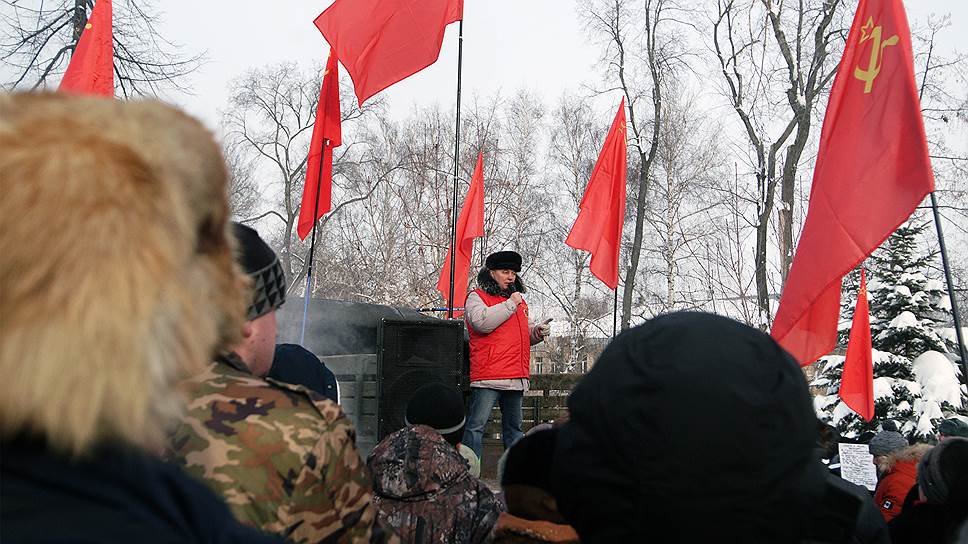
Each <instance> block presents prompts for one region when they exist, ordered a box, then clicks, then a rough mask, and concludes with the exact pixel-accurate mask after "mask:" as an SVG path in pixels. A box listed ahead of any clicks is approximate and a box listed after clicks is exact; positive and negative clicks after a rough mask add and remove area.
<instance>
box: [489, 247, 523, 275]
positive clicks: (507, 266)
mask: <svg viewBox="0 0 968 544" xmlns="http://www.w3.org/2000/svg"><path fill="white" fill-rule="evenodd" d="M484 266H485V267H487V269H488V270H514V271H515V272H520V271H521V255H520V254H519V253H517V252H514V251H498V252H497V253H491V254H490V255H488V256H487V259H485V260H484Z"/></svg>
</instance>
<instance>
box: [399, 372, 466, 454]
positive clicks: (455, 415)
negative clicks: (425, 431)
mask: <svg viewBox="0 0 968 544" xmlns="http://www.w3.org/2000/svg"><path fill="white" fill-rule="evenodd" d="M404 420H405V421H406V423H407V425H426V426H428V427H430V428H432V429H433V430H435V431H437V432H438V433H440V434H441V435H442V436H443V437H444V438H445V439H446V440H447V442H450V444H451V445H452V446H456V445H457V444H459V443H460V441H461V437H463V436H464V423H465V422H466V419H465V417H464V398H463V395H461V392H460V390H458V389H457V388H456V387H454V386H452V385H447V384H443V383H440V382H434V383H428V384H426V385H423V386H421V387H420V388H419V389H417V391H416V392H415V393H414V394H413V397H410V402H408V403H407V414H406V417H405V418H404Z"/></svg>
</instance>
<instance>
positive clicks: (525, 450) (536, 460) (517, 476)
mask: <svg viewBox="0 0 968 544" xmlns="http://www.w3.org/2000/svg"><path fill="white" fill-rule="evenodd" d="M557 438H558V429H556V428H550V429H546V430H542V431H537V432H534V433H530V434H527V435H525V436H523V437H521V439H520V440H518V441H517V442H515V443H514V445H513V446H511V449H510V450H508V453H507V458H506V459H505V460H504V472H503V473H502V474H501V487H506V486H509V485H530V486H533V487H537V488H539V489H543V490H545V491H548V492H549V493H550V492H551V459H552V457H554V454H555V441H556V439H557Z"/></svg>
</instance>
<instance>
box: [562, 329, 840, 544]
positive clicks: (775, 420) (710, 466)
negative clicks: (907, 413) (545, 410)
mask: <svg viewBox="0 0 968 544" xmlns="http://www.w3.org/2000/svg"><path fill="white" fill-rule="evenodd" d="M568 408H569V414H570V419H569V421H568V422H567V423H566V424H565V425H564V426H563V427H560V428H559V430H558V437H557V443H556V445H555V455H554V457H553V460H552V477H551V483H552V487H553V494H554V496H555V499H557V502H558V507H559V510H560V511H561V513H562V514H563V515H564V516H565V518H566V519H567V520H568V522H569V523H570V524H571V525H572V526H573V527H574V528H575V530H577V531H578V534H579V536H580V537H581V540H582V541H583V542H584V541H589V542H612V541H614V542H626V541H628V542H631V541H641V540H642V538H643V536H644V535H645V534H646V533H647V532H648V531H649V527H656V526H664V527H669V528H674V529H671V530H675V531H678V535H679V536H678V538H675V537H674V538H668V539H666V540H665V541H668V542H681V541H695V542H706V541H708V542H739V541H746V540H748V536H749V535H751V534H752V535H756V537H757V538H756V540H757V541H759V542H791V541H799V540H800V537H801V536H803V534H804V533H805V532H806V531H808V529H809V527H810V522H811V520H810V519H809V516H811V515H812V512H813V511H814V510H815V509H816V508H817V507H818V506H819V505H820V504H821V501H822V499H823V494H824V492H825V491H826V478H827V475H826V474H825V470H824V469H823V465H822V464H821V463H820V462H819V459H818V457H817V454H816V450H815V447H816V441H817V420H816V416H815V415H814V411H813V405H812V403H811V400H810V393H809V391H808V389H807V383H806V380H805V379H804V376H803V372H802V371H801V370H800V367H799V365H798V364H797V363H796V361H794V360H793V358H792V357H791V356H790V355H789V354H787V353H786V352H785V351H784V350H783V349H782V348H781V347H780V346H779V345H778V344H777V343H776V342H775V341H774V340H773V339H772V338H770V337H769V336H768V335H767V334H764V333H762V332H760V331H758V330H756V329H753V328H752V327H749V326H746V325H744V324H742V323H739V322H737V321H734V320H731V319H728V318H725V317H721V316H715V315H711V314H702V313H693V312H681V313H674V314H669V315H665V316H661V317H657V318H655V319H652V320H650V321H648V322H647V323H646V324H644V325H641V326H638V327H635V328H633V329H630V330H627V331H625V332H623V333H622V334H620V335H619V336H618V337H616V338H615V339H614V340H613V341H612V342H611V343H610V344H609V345H608V347H606V348H605V351H604V352H603V353H602V355H601V356H600V357H599V359H598V362H596V363H595V366H593V367H592V369H591V371H590V372H589V373H588V374H587V375H586V376H585V377H584V378H583V379H582V380H581V382H579V384H578V386H577V387H576V388H575V390H574V391H573V392H572V394H571V396H570V397H569V399H568ZM696 520H702V522H701V523H696Z"/></svg>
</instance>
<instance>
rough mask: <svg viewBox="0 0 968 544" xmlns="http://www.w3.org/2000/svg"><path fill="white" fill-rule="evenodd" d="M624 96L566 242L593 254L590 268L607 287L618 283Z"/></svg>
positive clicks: (624, 151) (615, 286) (623, 210)
mask: <svg viewBox="0 0 968 544" xmlns="http://www.w3.org/2000/svg"><path fill="white" fill-rule="evenodd" d="M625 175H626V139H625V97H624V96H623V97H622V102H621V103H620V104H619V106H618V111H617V112H615V120H614V121H612V128H611V129H609V131H608V136H606V137H605V144H604V145H602V151H601V153H599V154H598V162H597V163H595V169H594V170H592V177H591V178H590V179H589V180H588V186H587V187H585V196H584V197H582V199H581V207H580V209H579V211H578V217H577V218H575V224H574V225H572V227H571V232H569V233H568V239H566V240H565V243H566V244H568V245H569V246H571V247H573V248H575V249H582V250H585V251H588V252H590V253H591V254H592V262H591V265H590V266H589V268H590V269H591V271H592V274H595V277H597V278H598V279H600V280H602V283H604V284H605V285H607V286H608V288H609V289H616V288H617V287H618V252H619V249H620V248H621V247H622V226H623V225H624V224H625Z"/></svg>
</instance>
